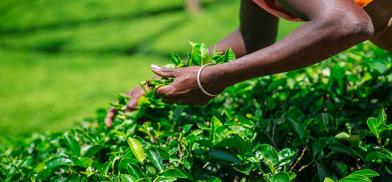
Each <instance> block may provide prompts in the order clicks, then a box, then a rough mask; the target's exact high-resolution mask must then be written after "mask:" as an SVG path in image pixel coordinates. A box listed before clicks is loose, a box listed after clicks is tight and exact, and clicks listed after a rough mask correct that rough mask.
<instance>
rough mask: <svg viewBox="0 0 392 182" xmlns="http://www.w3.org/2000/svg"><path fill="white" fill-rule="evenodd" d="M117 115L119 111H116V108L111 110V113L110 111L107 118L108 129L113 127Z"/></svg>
mask: <svg viewBox="0 0 392 182" xmlns="http://www.w3.org/2000/svg"><path fill="white" fill-rule="evenodd" d="M116 114H117V110H116V109H114V108H110V109H109V111H108V113H107V114H106V117H105V125H106V127H108V128H111V127H112V125H113V119H114V117H115V116H116Z"/></svg>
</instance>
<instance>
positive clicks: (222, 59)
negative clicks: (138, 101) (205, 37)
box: [143, 42, 235, 88]
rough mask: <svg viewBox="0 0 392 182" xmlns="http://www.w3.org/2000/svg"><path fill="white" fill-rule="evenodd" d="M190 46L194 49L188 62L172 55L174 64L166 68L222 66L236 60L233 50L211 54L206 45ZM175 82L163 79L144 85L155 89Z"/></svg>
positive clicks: (171, 59)
mask: <svg viewBox="0 0 392 182" xmlns="http://www.w3.org/2000/svg"><path fill="white" fill-rule="evenodd" d="M190 44H191V46H192V49H191V52H190V53H189V55H188V59H187V60H183V59H181V57H180V56H179V55H177V54H175V53H172V55H171V57H170V61H171V62H172V63H171V64H167V65H165V68H172V69H174V68H181V67H188V66H202V65H205V64H222V63H226V62H228V61H231V60H234V59H235V54H234V52H233V50H231V49H228V50H227V51H225V53H221V52H218V51H217V50H214V51H213V52H212V53H211V54H210V53H209V51H208V47H207V46H206V45H205V44H197V43H193V42H190ZM173 81H174V79H173V78H161V79H159V80H147V81H145V82H144V83H143V84H145V85H147V86H149V87H153V88H155V87H159V86H165V85H169V84H170V83H172V82H173Z"/></svg>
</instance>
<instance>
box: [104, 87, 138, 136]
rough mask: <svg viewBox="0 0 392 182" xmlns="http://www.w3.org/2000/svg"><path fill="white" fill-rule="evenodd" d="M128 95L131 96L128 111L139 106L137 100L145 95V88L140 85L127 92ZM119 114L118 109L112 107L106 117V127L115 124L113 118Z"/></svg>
mask: <svg viewBox="0 0 392 182" xmlns="http://www.w3.org/2000/svg"><path fill="white" fill-rule="evenodd" d="M127 95H128V96H129V97H130V99H129V101H128V104H127V108H126V111H128V112H129V111H133V110H135V109H136V108H137V102H138V100H139V98H140V97H142V96H144V95H145V90H144V89H143V88H142V87H141V86H138V87H136V88H134V89H132V90H131V91H129V92H128V93H127ZM116 114H117V110H116V109H114V108H113V107H112V108H110V109H109V110H108V112H107V114H106V117H105V125H106V127H108V128H110V127H112V125H113V119H114V117H115V116H116Z"/></svg>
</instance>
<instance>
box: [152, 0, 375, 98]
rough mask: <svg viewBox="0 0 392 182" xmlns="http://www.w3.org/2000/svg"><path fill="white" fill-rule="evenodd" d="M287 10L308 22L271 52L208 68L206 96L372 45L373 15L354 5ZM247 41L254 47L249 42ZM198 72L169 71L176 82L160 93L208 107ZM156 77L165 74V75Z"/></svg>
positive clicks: (326, 1)
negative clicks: (366, 42) (369, 42)
mask: <svg viewBox="0 0 392 182" xmlns="http://www.w3.org/2000/svg"><path fill="white" fill-rule="evenodd" d="M282 4H284V5H285V6H287V7H288V9H290V11H293V12H294V14H298V15H301V18H303V19H304V20H306V22H305V23H304V24H303V25H302V26H301V27H300V28H298V29H297V30H295V31H293V32H292V33H290V34H289V35H287V36H286V37H285V38H284V39H283V40H281V41H279V42H277V43H275V44H273V45H271V46H268V47H265V48H262V49H260V50H257V51H255V52H253V53H251V54H248V55H246V56H243V57H241V58H239V59H237V60H235V61H232V62H229V63H225V64H222V65H213V66H209V67H206V68H205V70H204V71H203V73H202V75H201V80H202V81H201V82H202V83H203V87H204V88H205V89H206V90H208V91H210V92H212V93H219V92H221V91H222V90H223V89H224V88H226V87H228V86H230V85H233V84H236V83H238V82H241V81H244V80H247V79H250V78H254V77H259V76H263V75H269V74H275V73H281V72H285V71H289V70H293V69H297V68H301V67H304V66H308V65H311V64H315V63H317V62H320V61H321V60H324V59H325V58H328V57H330V56H333V55H335V54H337V53H339V52H341V51H343V50H345V49H347V48H349V47H351V46H353V45H355V44H357V43H359V42H361V41H364V40H367V39H368V38H370V37H371V35H372V32H373V25H372V22H371V20H370V18H369V16H368V15H367V13H366V12H365V11H364V10H363V9H362V8H360V7H359V6H358V5H356V4H355V3H354V2H353V1H351V0H308V1H306V3H303V2H302V1H297V0H284V1H282ZM244 41H245V45H249V44H248V43H247V42H246V41H247V39H245V38H244ZM253 41H254V40H253ZM255 47H257V46H255ZM247 49H248V50H250V51H248V52H252V51H251V50H252V47H249V46H247ZM198 69H199V67H190V68H184V69H179V70H164V72H165V74H166V75H169V76H171V77H175V78H176V79H175V81H174V83H173V84H171V85H169V86H166V87H162V88H159V89H157V90H156V92H157V94H159V95H160V96H162V97H164V98H168V99H170V100H171V101H172V102H176V103H183V104H203V103H206V101H208V99H209V97H207V96H205V95H203V94H201V93H200V91H199V89H198V87H197V83H196V77H195V75H196V73H197V70H198ZM153 71H154V72H155V73H157V74H158V75H160V74H162V70H154V69H153ZM169 72H171V73H169ZM201 98H203V99H201ZM200 102H202V103H200Z"/></svg>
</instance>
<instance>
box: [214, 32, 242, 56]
mask: <svg viewBox="0 0 392 182" xmlns="http://www.w3.org/2000/svg"><path fill="white" fill-rule="evenodd" d="M228 48H231V49H232V50H233V51H234V53H235V55H236V57H237V58H239V57H242V56H244V55H246V54H247V52H246V48H245V43H244V40H243V38H242V35H241V32H240V30H239V29H237V30H235V31H234V32H232V33H231V34H229V35H227V36H226V37H225V38H223V39H222V40H220V41H219V42H217V43H216V44H215V45H213V46H211V47H210V49H209V50H210V52H212V51H213V50H214V49H216V50H218V51H220V52H224V51H226V50H227V49H228Z"/></svg>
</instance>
